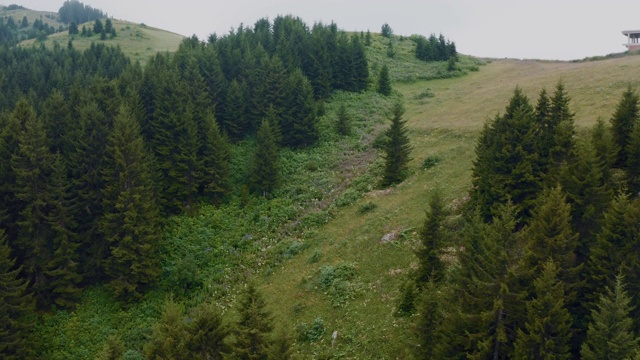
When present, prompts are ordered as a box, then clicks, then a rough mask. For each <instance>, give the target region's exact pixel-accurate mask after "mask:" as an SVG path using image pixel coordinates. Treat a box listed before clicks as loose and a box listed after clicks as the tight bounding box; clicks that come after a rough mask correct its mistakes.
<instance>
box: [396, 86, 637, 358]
mask: <svg viewBox="0 0 640 360" xmlns="http://www.w3.org/2000/svg"><path fill="white" fill-rule="evenodd" d="M573 117H574V114H573V113H572V112H571V111H570V109H569V97H568V95H567V94H566V92H565V90H564V86H563V84H562V83H559V84H558V85H557V86H556V88H555V91H554V93H553V95H552V96H551V97H549V96H548V95H547V93H546V91H544V90H543V91H541V92H540V96H539V98H538V102H537V104H536V105H535V107H534V106H532V105H530V103H529V100H528V98H527V97H526V96H525V95H524V94H523V93H522V91H521V90H520V89H518V88H516V90H515V92H514V95H513V97H512V98H511V100H510V102H509V105H508V106H507V108H506V110H505V113H504V114H503V115H498V116H496V117H495V118H494V119H493V120H492V121H490V122H488V123H487V124H485V127H484V129H483V131H482V133H481V136H480V139H479V141H478V145H477V148H476V160H475V162H474V168H473V188H472V190H471V200H470V202H469V206H468V207H466V208H465V209H463V211H462V214H461V215H462V216H461V217H457V218H456V219H457V220H455V219H453V218H451V217H448V216H447V214H448V210H447V209H446V207H445V206H444V203H443V201H442V199H441V198H440V197H439V196H435V197H434V198H433V199H432V202H431V204H430V212H429V213H428V215H427V219H426V220H425V224H424V228H423V230H422V232H421V240H422V246H421V249H420V251H419V252H418V253H417V255H418V259H419V268H418V270H417V271H416V274H415V276H414V277H413V279H414V280H413V281H414V285H413V286H405V288H406V289H405V291H404V292H405V294H404V296H403V299H404V300H405V301H404V302H403V303H402V304H401V305H402V309H404V310H405V311H404V312H407V310H409V312H411V311H415V312H416V313H417V314H418V316H417V318H416V319H417V320H416V321H417V323H416V338H417V347H416V349H417V352H418V353H419V354H420V355H421V356H426V357H427V358H462V357H471V358H488V357H491V358H494V359H507V358H521V359H541V358H561V359H569V358H579V357H582V358H588V359H600V358H615V359H629V358H635V357H636V356H637V355H638V351H639V347H638V337H637V335H638V334H639V330H640V322H639V321H638V319H639V317H638V307H637V306H636V304H638V303H639V301H640V287H638V280H639V279H638V274H639V273H640V259H639V258H638V252H637V250H636V249H637V247H638V244H640V238H639V237H638V234H640V232H639V231H638V230H640V227H639V224H640V199H639V198H638V193H637V191H636V190H635V189H634V186H635V185H634V181H636V180H635V177H634V175H633V173H634V171H635V169H634V170H631V168H630V166H631V164H633V162H634V161H638V160H637V155H636V153H635V152H634V150H633V149H634V147H635V146H636V145H634V144H636V142H638V141H640V140H639V139H638V136H639V135H638V134H640V131H638V130H637V129H638V128H639V126H638V125H639V118H638V96H637V95H636V93H635V91H634V90H632V89H631V88H629V89H628V90H627V91H626V92H625V93H624V94H623V97H622V99H621V101H620V102H619V104H618V106H617V108H616V111H615V113H614V115H613V117H612V119H611V126H610V127H607V126H606V125H605V124H604V122H603V121H599V122H598V123H597V124H596V125H595V126H594V128H593V129H592V130H591V136H590V137H589V138H587V139H581V138H578V137H577V135H576V131H575V128H574V124H573ZM622 129H624V130H622ZM451 239H454V240H453V241H452V240H451ZM451 257H455V258H457V261H456V262H455V263H451V262H449V261H447V260H445V259H448V258H451ZM415 289H417V290H415ZM416 291H417V292H419V293H420V295H415V292H416ZM414 298H415V299H418V300H415V301H414V302H413V304H415V309H413V308H411V306H409V305H408V303H411V302H408V301H407V299H409V300H412V299H414Z"/></svg>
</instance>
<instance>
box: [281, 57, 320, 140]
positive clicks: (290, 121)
mask: <svg viewBox="0 0 640 360" xmlns="http://www.w3.org/2000/svg"><path fill="white" fill-rule="evenodd" d="M288 89H289V92H288V96H287V98H288V99H289V105H288V109H287V111H286V112H285V113H283V114H282V118H281V119H282V120H281V124H280V129H281V131H282V142H283V144H284V145H286V146H290V147H294V148H301V147H305V146H309V145H312V144H313V143H315V142H316V140H318V137H319V132H318V124H317V123H318V119H317V113H316V103H315V100H314V97H313V88H312V87H311V83H310V82H309V80H308V79H307V78H306V77H305V76H304V74H303V73H302V71H301V70H299V69H297V70H294V72H293V73H292V74H291V76H290V77H289V82H288Z"/></svg>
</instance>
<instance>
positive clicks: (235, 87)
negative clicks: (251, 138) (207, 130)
mask: <svg viewBox="0 0 640 360" xmlns="http://www.w3.org/2000/svg"><path fill="white" fill-rule="evenodd" d="M245 93H246V89H245V86H244V83H241V82H239V81H237V80H235V79H234V80H233V81H231V84H230V85H229V90H228V92H227V98H226V101H225V102H224V103H223V104H222V105H220V106H219V107H222V108H223V116H222V129H223V130H224V131H225V132H226V133H227V135H229V137H230V138H231V139H232V140H240V139H241V138H242V137H243V136H244V135H245V134H246V132H247V131H248V130H249V128H248V123H247V116H246V104H245Z"/></svg>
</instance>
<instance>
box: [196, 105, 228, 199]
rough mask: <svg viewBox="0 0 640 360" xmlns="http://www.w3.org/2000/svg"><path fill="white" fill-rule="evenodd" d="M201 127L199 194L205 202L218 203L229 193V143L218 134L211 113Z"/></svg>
mask: <svg viewBox="0 0 640 360" xmlns="http://www.w3.org/2000/svg"><path fill="white" fill-rule="evenodd" d="M202 126H203V128H202V131H203V132H204V137H203V138H204V142H203V144H202V155H201V156H202V167H203V168H202V185H201V188H202V189H201V192H202V193H203V194H204V195H205V196H206V198H207V200H209V201H212V202H213V203H218V202H220V200H221V199H222V197H223V196H224V195H225V194H226V193H227V192H228V191H229V183H228V181H229V156H230V155H229V151H230V149H229V141H228V140H227V138H226V137H225V136H224V135H222V134H221V133H220V129H219V128H218V123H217V122H216V119H215V117H214V115H213V113H209V114H208V115H207V117H205V119H204V120H203V123H202Z"/></svg>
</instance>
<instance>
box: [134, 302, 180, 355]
mask: <svg viewBox="0 0 640 360" xmlns="http://www.w3.org/2000/svg"><path fill="white" fill-rule="evenodd" d="M183 313H184V311H183V309H182V306H181V305H180V304H178V303H176V302H174V301H173V300H168V301H166V302H165V304H164V308H163V309H162V316H161V318H160V320H159V321H158V322H157V323H155V324H154V325H153V330H152V333H151V336H150V338H149V340H148V341H147V343H146V344H145V345H144V355H145V358H147V359H183V358H184V359H188V355H189V354H188V352H187V351H188V350H187V344H186V341H187V336H188V335H187V324H186V322H185V321H184V316H183Z"/></svg>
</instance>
